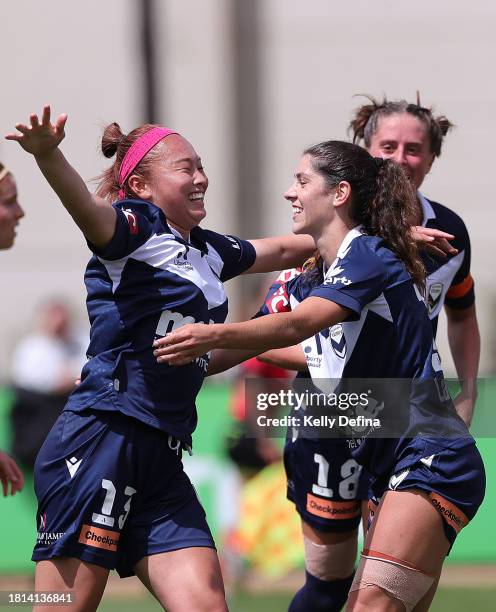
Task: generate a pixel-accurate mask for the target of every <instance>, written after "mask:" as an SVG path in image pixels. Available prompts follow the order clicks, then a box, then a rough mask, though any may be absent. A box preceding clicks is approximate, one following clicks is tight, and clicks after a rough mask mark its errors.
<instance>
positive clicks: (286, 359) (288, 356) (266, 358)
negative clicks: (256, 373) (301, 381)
mask: <svg viewBox="0 0 496 612" xmlns="http://www.w3.org/2000/svg"><path fill="white" fill-rule="evenodd" d="M257 359H258V360H259V361H263V362H264V363H270V364H271V365H276V366H279V367H280V368H286V370H296V371H298V372H306V371H307V370H308V366H307V360H306V358H305V354H304V353H303V350H302V348H301V346H300V345H299V344H298V345H296V346H288V347H287V348H282V349H272V350H269V351H265V352H264V353H262V354H261V355H258V357H257Z"/></svg>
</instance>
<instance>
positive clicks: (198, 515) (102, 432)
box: [32, 411, 214, 577]
mask: <svg viewBox="0 0 496 612" xmlns="http://www.w3.org/2000/svg"><path fill="white" fill-rule="evenodd" d="M34 486H35V492H36V496H37V498H38V513H37V521H38V537H37V543H36V546H35V548H34V551H33V557H32V559H33V561H41V560H44V559H51V558H52V557H57V556H64V557H75V558H78V559H81V560H83V561H87V562H89V563H95V564H96V565H100V566H102V567H105V568H108V569H114V568H115V569H117V571H118V572H119V574H120V575H121V576H122V577H125V576H131V575H133V574H134V571H133V568H134V566H135V564H136V563H137V562H138V561H139V560H140V559H142V558H143V557H146V556H148V555H153V554H157V553H161V552H168V551H172V550H178V549H181V548H189V547H195V546H206V547H209V548H214V542H213V539H212V535H211V533H210V530H209V528H208V525H207V522H206V519H205V512H204V510H203V508H202V506H201V504H200V502H199V500H198V497H197V495H196V493H195V490H194V488H193V485H192V484H191V482H190V480H189V478H188V476H187V475H186V474H185V473H184V470H183V465H182V461H181V448H180V444H179V443H178V442H177V440H175V439H174V438H172V436H168V435H167V434H165V433H163V432H161V431H160V430H158V429H154V428H152V427H149V426H147V425H145V424H143V423H141V422H140V421H138V420H136V419H133V418H131V417H127V416H125V415H123V414H121V413H118V412H103V411H101V412H98V411H94V412H92V411H85V412H78V413H74V412H70V411H64V412H63V413H62V414H61V415H60V417H59V418H58V419H57V421H56V422H55V425H54V426H53V428H52V430H51V431H50V433H49V434H48V437H47V439H46V440H45V442H44V444H43V446H42V448H41V450H40V452H39V454H38V457H37V459H36V463H35V469H34Z"/></svg>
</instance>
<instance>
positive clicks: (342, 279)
mask: <svg viewBox="0 0 496 612" xmlns="http://www.w3.org/2000/svg"><path fill="white" fill-rule="evenodd" d="M341 272H344V268H341V267H339V266H337V267H336V268H329V270H328V271H327V273H326V275H325V280H324V285H338V284H339V285H345V286H347V285H351V283H352V281H351V280H350V279H349V278H346V276H345V275H344V274H341ZM338 274H341V276H338Z"/></svg>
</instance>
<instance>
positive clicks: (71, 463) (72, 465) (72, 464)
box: [65, 457, 82, 478]
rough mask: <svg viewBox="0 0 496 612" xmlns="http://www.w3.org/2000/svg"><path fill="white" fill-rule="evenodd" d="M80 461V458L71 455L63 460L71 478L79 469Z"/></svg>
mask: <svg viewBox="0 0 496 612" xmlns="http://www.w3.org/2000/svg"><path fill="white" fill-rule="evenodd" d="M81 461H82V459H79V461H78V460H77V459H76V457H71V458H70V459H66V460H65V463H66V465H67V469H68V470H69V474H70V475H71V478H74V475H75V474H76V472H77V471H78V469H79V466H80V465H81Z"/></svg>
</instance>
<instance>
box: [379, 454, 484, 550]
mask: <svg viewBox="0 0 496 612" xmlns="http://www.w3.org/2000/svg"><path fill="white" fill-rule="evenodd" d="M406 489H420V490H422V491H424V492H425V493H427V495H428V497H429V499H430V501H431V503H432V505H433V506H434V507H435V508H436V510H438V512H439V513H440V514H441V517H442V518H443V528H444V532H445V535H446V537H447V539H448V541H449V542H450V544H451V545H453V543H454V541H455V539H456V536H457V535H458V533H460V531H461V529H462V528H463V527H465V525H467V524H468V523H469V521H471V520H472V519H473V518H474V516H475V515H476V513H477V510H478V509H479V506H480V505H481V503H482V501H483V499H484V493H485V489H486V475H485V470H484V464H483V462H482V457H481V456H480V453H479V451H478V449H477V447H476V446H475V444H470V445H468V446H464V447H462V448H457V449H450V448H445V449H441V450H438V452H437V453H434V454H432V455H428V456H426V457H424V458H422V459H420V461H418V463H415V464H414V465H412V466H410V467H408V468H405V469H403V470H400V471H399V472H396V473H394V474H393V475H392V476H391V477H390V478H389V480H388V481H387V482H384V481H381V480H379V479H376V480H374V479H372V483H371V491H372V492H373V497H372V499H371V504H370V506H371V510H372V511H373V509H374V508H375V507H377V505H378V503H379V501H380V498H381V497H382V495H383V494H384V493H385V492H386V491H388V490H389V491H404V490H406Z"/></svg>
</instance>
